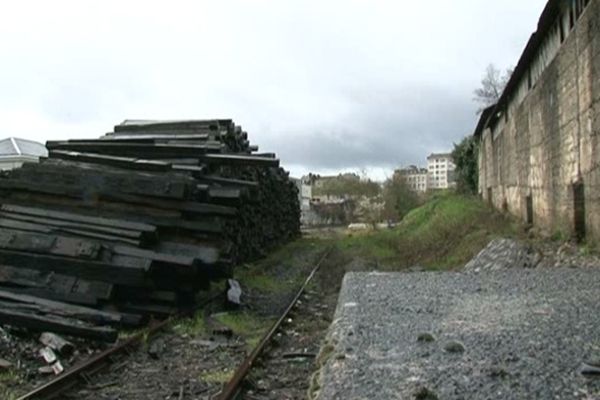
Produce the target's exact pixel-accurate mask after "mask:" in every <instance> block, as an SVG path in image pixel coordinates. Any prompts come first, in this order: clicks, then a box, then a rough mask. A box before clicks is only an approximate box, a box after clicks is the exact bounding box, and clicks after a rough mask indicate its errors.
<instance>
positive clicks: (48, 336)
mask: <svg viewBox="0 0 600 400" xmlns="http://www.w3.org/2000/svg"><path fill="white" fill-rule="evenodd" d="M40 343H42V344H43V345H45V346H48V347H49V348H51V349H52V350H55V351H57V352H58V354H60V355H61V356H63V357H69V356H71V355H72V354H73V351H75V346H74V345H73V343H71V342H68V341H66V340H65V339H63V338H62V337H60V336H58V335H56V334H54V333H51V332H44V333H42V334H41V335H40Z"/></svg>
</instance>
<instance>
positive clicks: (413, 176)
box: [394, 165, 429, 193]
mask: <svg viewBox="0 0 600 400" xmlns="http://www.w3.org/2000/svg"><path fill="white" fill-rule="evenodd" d="M394 175H395V177H398V178H401V179H404V181H405V182H406V184H407V185H408V186H409V187H410V188H411V189H412V190H413V191H415V192H419V193H424V192H426V191H427V183H428V182H427V181H428V177H429V174H428V171H427V168H419V167H417V166H416V165H410V166H408V167H406V168H402V169H398V170H396V171H395V172H394Z"/></svg>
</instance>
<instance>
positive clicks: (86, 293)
mask: <svg viewBox="0 0 600 400" xmlns="http://www.w3.org/2000/svg"><path fill="white" fill-rule="evenodd" d="M0 284H1V285H2V289H3V290H8V291H11V292H15V293H21V294H29V295H32V296H38V297H44V298H47V299H50V300H57V301H65V302H69V303H76V304H85V305H96V304H97V303H98V301H99V300H109V299H110V298H111V296H112V291H113V285H112V284H110V283H105V282H98V281H87V280H84V279H80V278H77V277H74V276H67V275H62V274H57V273H55V272H53V271H52V272H47V271H38V270H33V269H29V268H16V267H12V266H7V265H0Z"/></svg>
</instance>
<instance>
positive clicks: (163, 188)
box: [11, 162, 195, 200]
mask: <svg viewBox="0 0 600 400" xmlns="http://www.w3.org/2000/svg"><path fill="white" fill-rule="evenodd" d="M80 166H81V164H78V163H77V164H73V163H66V164H52V163H46V162H45V163H42V164H40V165H38V164H35V168H21V169H18V170H15V171H14V172H13V173H12V174H11V178H15V179H16V178H18V179H19V180H20V181H29V182H30V184H31V185H32V186H33V185H36V184H38V182H40V181H41V182H51V183H52V185H54V187H58V188H59V189H60V188H65V189H63V190H71V191H74V190H77V191H78V193H77V192H74V193H77V196H78V197H81V196H84V197H90V196H91V195H93V194H94V193H111V192H117V193H118V192H122V193H130V194H136V195H143V196H153V197H164V198H168V199H178V200H181V199H184V198H185V197H186V195H187V194H188V190H189V188H193V185H194V183H195V182H194V181H193V180H192V179H191V178H190V177H186V176H184V175H183V174H176V173H169V174H166V173H164V174H161V175H157V174H156V173H155V172H154V171H138V173H137V174H131V173H130V174H127V173H124V172H125V171H123V170H119V169H102V170H101V171H95V170H92V169H89V168H80ZM55 190H56V189H55ZM58 194H61V193H60V192H58Z"/></svg>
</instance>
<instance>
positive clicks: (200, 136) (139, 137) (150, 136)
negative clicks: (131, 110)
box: [69, 131, 212, 143]
mask: <svg viewBox="0 0 600 400" xmlns="http://www.w3.org/2000/svg"><path fill="white" fill-rule="evenodd" d="M211 138H212V135H210V134H208V133H183V134H182V133H178V132H177V131H172V133H170V134H160V133H147V134H144V133H137V134H134V135H129V134H119V133H113V134H111V135H106V136H102V137H101V138H100V140H102V141H109V142H112V141H114V142H120V141H125V142H146V143H154V141H156V140H196V141H200V142H202V141H206V140H209V139H211ZM69 141H70V142H77V141H78V140H73V139H71V140H69ZM82 141H87V139H83V140H82Z"/></svg>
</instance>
